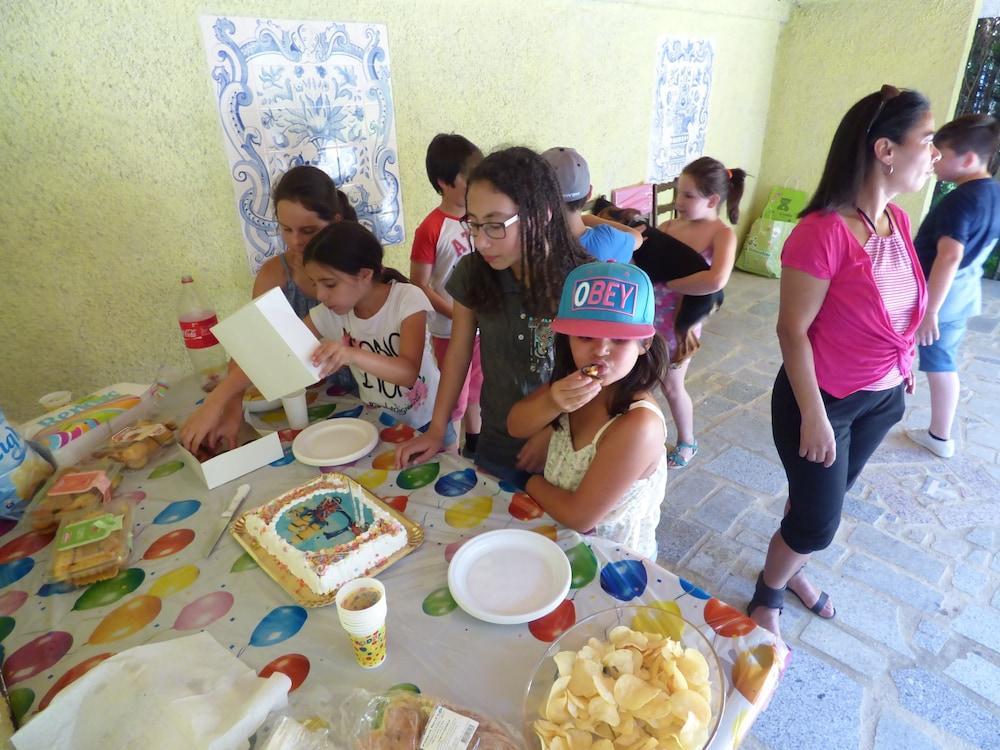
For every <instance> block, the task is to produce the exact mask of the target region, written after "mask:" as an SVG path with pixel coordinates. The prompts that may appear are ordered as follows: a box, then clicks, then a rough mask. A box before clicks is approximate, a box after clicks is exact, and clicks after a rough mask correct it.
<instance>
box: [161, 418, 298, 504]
mask: <svg viewBox="0 0 1000 750" xmlns="http://www.w3.org/2000/svg"><path fill="white" fill-rule="evenodd" d="M180 450H181V458H182V459H183V461H184V463H185V464H187V466H188V467H190V469H191V471H193V472H194V473H195V474H196V475H197V476H198V478H199V479H200V480H201V481H203V482H204V483H205V486H206V487H208V489H210V490H212V489H215V488H216V487H218V486H219V485H220V484H225V483H226V482H231V481H232V480H234V479H236V478H237V477H241V476H243V475H244V474H249V473H250V472H251V471H254V470H255V469H259V468H260V467H261V466H266V465H267V464H269V463H271V462H272V461H277V460H278V459H279V458H281V457H282V456H284V455H285V453H284V451H283V450H282V448H281V440H280V439H279V438H278V433H277V432H272V433H271V434H270V435H267V436H265V437H262V438H259V439H257V440H253V441H251V442H249V443H246V444H245V445H242V446H240V447H239V448H234V449H233V450H230V451H226V452H225V453H220V454H219V455H218V456H216V457H215V458H210V459H208V460H207V461H204V462H202V461H199V460H198V459H197V458H196V457H195V456H194V454H192V453H191V452H190V451H188V450H186V449H185V448H184V447H183V446H181V448H180Z"/></svg>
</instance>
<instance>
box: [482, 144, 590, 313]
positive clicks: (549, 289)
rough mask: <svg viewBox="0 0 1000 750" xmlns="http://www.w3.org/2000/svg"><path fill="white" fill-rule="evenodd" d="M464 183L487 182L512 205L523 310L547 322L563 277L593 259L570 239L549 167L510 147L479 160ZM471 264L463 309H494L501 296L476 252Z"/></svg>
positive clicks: (521, 149)
mask: <svg viewBox="0 0 1000 750" xmlns="http://www.w3.org/2000/svg"><path fill="white" fill-rule="evenodd" d="M468 182H469V185H470V186H471V185H473V184H474V183H476V182H488V183H490V184H491V185H492V186H493V188H494V189H495V190H497V191H499V192H501V193H503V194H504V195H506V196H507V197H508V198H510V199H511V200H512V201H513V202H514V204H515V205H516V206H517V215H518V223H517V224H516V226H517V232H518V236H519V237H520V238H521V258H520V260H519V261H518V262H519V263H520V272H521V285H522V286H523V287H524V307H525V309H526V310H527V311H528V312H529V313H531V314H532V315H536V316H542V317H549V318H551V317H553V316H554V315H555V313H556V309H557V308H558V306H559V295H560V294H561V293H562V286H563V281H564V280H565V279H566V276H567V274H569V272H570V271H572V270H573V269H574V268H576V267H577V266H579V265H580V264H582V263H589V262H591V261H593V260H594V259H593V258H592V257H591V256H590V255H589V254H588V253H587V251H586V250H584V249H583V246H582V245H580V243H579V242H577V240H576V238H575V237H573V235H572V234H570V231H569V226H568V225H567V223H566V216H565V214H564V213H563V199H562V193H561V192H560V190H559V183H558V182H557V181H556V176H555V173H554V172H553V171H552V167H550V166H549V164H548V162H547V161H545V159H543V158H542V157H541V156H539V155H538V154H536V153H535V152H534V151H532V150H531V149H530V148H524V147H522V146H514V147H512V148H505V149H503V150H501V151H495V152H493V153H492V154H490V155H489V156H487V157H486V158H485V159H483V160H482V161H481V162H480V163H479V165H478V166H477V167H476V168H475V169H473V170H472V174H471V175H469V178H468ZM471 262H472V271H471V276H470V281H471V283H470V285H469V288H470V293H469V305H470V306H471V307H472V308H474V309H476V308H481V309H495V308H497V307H499V306H500V303H501V301H502V299H503V295H502V294H501V292H500V281H499V279H498V278H497V274H496V273H495V272H494V271H493V269H492V268H490V267H489V265H488V264H487V263H486V261H485V260H483V257H482V256H481V255H480V254H479V253H474V254H473V259H472V261H471Z"/></svg>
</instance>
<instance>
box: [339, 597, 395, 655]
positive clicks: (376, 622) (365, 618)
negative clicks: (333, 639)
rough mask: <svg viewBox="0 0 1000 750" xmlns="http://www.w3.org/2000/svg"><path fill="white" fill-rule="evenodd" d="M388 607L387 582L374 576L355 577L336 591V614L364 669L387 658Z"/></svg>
mask: <svg viewBox="0 0 1000 750" xmlns="http://www.w3.org/2000/svg"><path fill="white" fill-rule="evenodd" d="M387 611H388V610H387V607H386V601H385V586H383V585H382V584H381V582H379V581H377V580H375V579H374V578H356V579H355V580H353V581H349V582H348V583H345V584H344V585H343V586H341V587H340V590H339V591H338V592H337V616H338V617H339V618H340V624H341V626H343V628H344V630H346V631H347V634H348V635H349V636H350V638H351V645H352V646H353V647H354V658H355V660H357V662H358V665H359V666H360V667H361V668H362V669H374V668H375V667H378V666H381V665H382V662H384V661H385V617H386V613H387Z"/></svg>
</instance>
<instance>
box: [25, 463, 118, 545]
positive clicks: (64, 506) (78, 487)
mask: <svg viewBox="0 0 1000 750" xmlns="http://www.w3.org/2000/svg"><path fill="white" fill-rule="evenodd" d="M121 481H122V465H121V464H120V463H118V462H117V461H111V460H109V459H104V460H100V461H92V462H88V463H85V464H80V465H77V466H71V467H69V468H66V469H61V470H59V471H58V472H56V474H54V475H53V476H52V477H51V478H50V479H49V480H48V481H47V482H46V483H45V485H44V486H43V487H42V488H41V489H40V490H39V491H38V492H37V493H36V494H35V498H34V500H33V501H32V503H31V506H30V507H29V508H28V520H29V522H30V523H31V527H32V528H33V529H35V530H36V531H48V530H49V529H55V528H56V527H57V526H58V525H59V521H60V520H61V519H62V516H63V515H64V514H66V513H72V512H75V511H81V510H93V509H94V508H99V507H100V506H101V505H102V504H103V503H106V502H108V501H109V500H111V496H112V494H113V493H114V491H115V489H116V488H117V487H118V485H119V484H121Z"/></svg>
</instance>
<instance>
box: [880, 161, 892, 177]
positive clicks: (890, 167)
mask: <svg viewBox="0 0 1000 750" xmlns="http://www.w3.org/2000/svg"><path fill="white" fill-rule="evenodd" d="M882 166H888V167H889V171H888V172H886V173H885V176H886V177H891V176H892V170H893V167H892V165H891V164H888V165H885V164H883V165H882Z"/></svg>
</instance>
